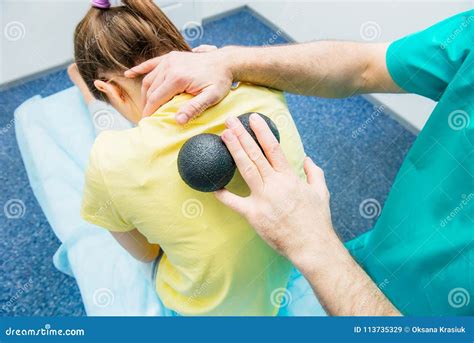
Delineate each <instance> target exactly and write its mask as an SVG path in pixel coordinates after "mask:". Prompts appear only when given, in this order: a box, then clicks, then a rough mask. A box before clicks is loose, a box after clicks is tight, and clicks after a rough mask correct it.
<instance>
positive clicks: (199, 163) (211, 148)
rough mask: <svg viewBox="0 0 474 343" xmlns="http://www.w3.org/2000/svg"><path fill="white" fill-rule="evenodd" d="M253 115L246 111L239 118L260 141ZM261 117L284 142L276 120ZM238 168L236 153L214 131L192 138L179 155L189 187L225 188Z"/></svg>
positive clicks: (201, 188)
mask: <svg viewBox="0 0 474 343" xmlns="http://www.w3.org/2000/svg"><path fill="white" fill-rule="evenodd" d="M251 114H252V113H246V114H242V115H241V116H239V117H238V118H239V119H240V121H241V122H242V124H243V126H244V127H245V129H246V130H247V131H248V132H249V133H250V135H251V136H252V138H253V139H254V140H255V141H257V138H256V136H255V134H254V133H253V131H252V129H251V128H250V123H249V117H250V115H251ZM259 114H260V113H259ZM260 116H261V117H262V118H263V119H264V120H265V121H266V122H267V124H268V126H269V127H270V129H271V130H272V132H273V134H274V135H275V137H276V138H277V140H278V141H280V133H279V132H278V129H277V127H276V125H275V123H274V122H273V121H272V120H271V119H270V118H268V117H267V116H265V115H263V114H260ZM235 169H236V166H235V162H234V160H233V158H232V155H231V154H230V152H229V150H227V147H226V146H225V144H224V142H223V141H222V139H221V137H219V136H217V135H213V134H210V133H203V134H200V135H196V136H194V137H192V138H190V139H189V140H188V141H186V143H184V145H183V147H182V148H181V150H180V151H179V154H178V171H179V175H181V178H182V179H183V181H184V182H185V183H186V184H187V185H188V186H189V187H191V188H193V189H195V190H198V191H201V192H214V191H217V190H219V189H222V188H224V187H225V186H226V185H227V184H228V183H229V182H230V180H232V177H233V176H234V173H235Z"/></svg>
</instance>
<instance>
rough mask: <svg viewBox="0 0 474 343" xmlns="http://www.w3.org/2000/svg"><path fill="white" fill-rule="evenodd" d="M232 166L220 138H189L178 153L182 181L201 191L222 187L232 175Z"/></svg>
mask: <svg viewBox="0 0 474 343" xmlns="http://www.w3.org/2000/svg"><path fill="white" fill-rule="evenodd" d="M235 169H236V167H235V163H234V160H233V159H232V156H231V155H230V153H229V150H227V147H226V146H225V144H224V142H223V141H222V139H221V137H220V136H217V135H214V134H209V133H203V134H199V135H196V136H194V137H192V138H190V139H189V140H188V141H186V143H184V145H183V147H182V148H181V150H180V151H179V155H178V171H179V174H180V175H181V178H182V179H183V181H184V182H185V183H186V184H187V185H188V186H189V187H191V188H193V189H195V190H198V191H201V192H213V191H217V190H218V189H222V188H224V187H225V186H226V185H227V184H228V183H229V182H230V180H232V177H233V176H234V173H235Z"/></svg>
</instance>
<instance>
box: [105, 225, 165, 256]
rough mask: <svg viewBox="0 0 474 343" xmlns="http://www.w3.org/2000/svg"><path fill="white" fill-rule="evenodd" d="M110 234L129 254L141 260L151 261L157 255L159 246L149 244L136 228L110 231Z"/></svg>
mask: <svg viewBox="0 0 474 343" xmlns="http://www.w3.org/2000/svg"><path fill="white" fill-rule="evenodd" d="M110 233H111V234H112V236H113V237H114V238H115V239H116V240H117V242H119V243H120V245H121V246H122V247H123V248H124V249H125V250H127V251H128V253H129V254H130V255H132V256H133V257H135V258H136V259H137V260H139V261H142V262H151V261H153V260H155V259H156V258H157V257H158V253H159V252H160V246H159V245H158V244H151V243H149V242H148V240H147V239H146V237H145V236H143V235H142V234H141V233H140V232H139V231H138V230H137V229H133V230H132V231H127V232H114V231H110Z"/></svg>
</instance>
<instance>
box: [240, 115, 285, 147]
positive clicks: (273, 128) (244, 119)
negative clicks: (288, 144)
mask: <svg viewBox="0 0 474 343" xmlns="http://www.w3.org/2000/svg"><path fill="white" fill-rule="evenodd" d="M252 113H257V114H258V115H260V117H262V118H263V119H264V120H265V121H266V122H267V125H268V126H269V127H270V130H271V131H272V132H273V134H274V135H275V137H276V139H277V140H278V142H280V132H279V131H278V128H277V126H276V125H275V123H274V122H273V120H271V119H270V118H268V117H267V116H266V115H264V114H261V113H258V112H251V113H245V114H242V115H240V116H238V118H239V120H240V122H241V123H242V125H243V126H244V127H245V129H246V130H247V131H248V133H250V136H252V138H253V139H254V140H255V141H256V142H257V143H258V140H257V136H255V133H253V131H252V129H251V128H250V115H251V114H252ZM259 146H260V144H259ZM260 148H261V147H260Z"/></svg>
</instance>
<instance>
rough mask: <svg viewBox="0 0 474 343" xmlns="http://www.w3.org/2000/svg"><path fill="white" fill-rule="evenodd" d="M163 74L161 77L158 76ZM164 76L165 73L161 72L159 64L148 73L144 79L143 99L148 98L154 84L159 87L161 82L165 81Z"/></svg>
mask: <svg viewBox="0 0 474 343" xmlns="http://www.w3.org/2000/svg"><path fill="white" fill-rule="evenodd" d="M159 75H161V77H160V78H158V76H159ZM163 80H164V76H163V73H162V72H161V68H160V67H159V66H157V67H156V68H155V69H153V70H152V71H151V72H150V73H148V74H147V75H146V76H145V77H144V78H143V80H142V88H141V94H142V97H143V99H145V100H146V99H147V96H148V92H149V90H150V88H151V87H152V85H154V87H155V88H157V87H158V86H159V85H160V84H161V82H163Z"/></svg>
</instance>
